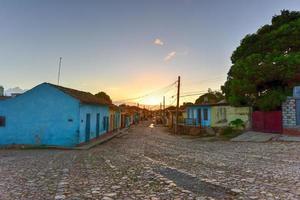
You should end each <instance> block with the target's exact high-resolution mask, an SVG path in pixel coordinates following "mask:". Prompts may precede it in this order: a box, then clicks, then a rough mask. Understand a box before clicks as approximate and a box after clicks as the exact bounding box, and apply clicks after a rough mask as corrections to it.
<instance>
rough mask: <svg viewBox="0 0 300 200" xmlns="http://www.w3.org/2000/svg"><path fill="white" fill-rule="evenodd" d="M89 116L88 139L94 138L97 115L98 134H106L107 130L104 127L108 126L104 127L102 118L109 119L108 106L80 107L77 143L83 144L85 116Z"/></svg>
mask: <svg viewBox="0 0 300 200" xmlns="http://www.w3.org/2000/svg"><path fill="white" fill-rule="evenodd" d="M88 113H89V114H90V115H91V131H90V139H93V138H95V137H96V119H97V113H99V114H100V123H99V124H100V133H99V135H100V136H101V135H102V134H104V133H106V132H107V128H106V127H105V126H107V125H109V124H108V123H107V124H106V125H105V126H104V118H105V117H106V118H108V117H109V108H108V106H98V105H86V104H84V105H81V106H80V136H79V143H82V142H85V134H86V132H85V127H86V114H88Z"/></svg>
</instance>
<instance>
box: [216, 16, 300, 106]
mask: <svg viewBox="0 0 300 200" xmlns="http://www.w3.org/2000/svg"><path fill="white" fill-rule="evenodd" d="M231 60H232V64H233V65H232V66H231V69H230V70H229V72H228V78H227V81H226V82H225V84H224V86H222V87H221V89H222V91H223V93H225V96H226V99H227V101H228V102H229V103H230V104H231V105H234V106H244V105H248V106H254V108H255V109H259V110H265V111H268V110H276V109H278V108H279V107H280V106H281V103H282V101H284V99H285V98H286V96H287V95H291V93H292V88H293V87H294V86H295V85H297V84H300V79H299V78H298V79H297V78H296V77H297V75H299V74H300V12H290V11H287V10H283V11H282V12H281V15H278V16H274V17H273V19H272V24H271V25H265V26H263V27H261V28H260V29H259V30H258V31H257V32H256V33H255V34H251V35H247V36H245V38H244V39H243V40H242V41H241V44H240V46H239V47H238V48H237V49H236V50H235V51H234V52H233V54H232V56H231Z"/></svg>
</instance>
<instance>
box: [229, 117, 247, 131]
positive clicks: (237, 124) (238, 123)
mask: <svg viewBox="0 0 300 200" xmlns="http://www.w3.org/2000/svg"><path fill="white" fill-rule="evenodd" d="M229 125H230V126H231V127H233V128H234V129H241V128H245V123H244V121H243V120H241V119H235V120H233V121H231V122H230V123H229Z"/></svg>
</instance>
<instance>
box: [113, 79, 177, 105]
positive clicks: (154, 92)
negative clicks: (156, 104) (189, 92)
mask: <svg viewBox="0 0 300 200" xmlns="http://www.w3.org/2000/svg"><path fill="white" fill-rule="evenodd" d="M176 83H177V81H175V82H173V83H172V84H170V85H168V86H166V87H163V88H161V89H158V90H154V91H152V92H150V93H148V94H145V95H142V96H139V97H135V98H129V99H123V100H118V101H116V102H127V101H133V100H138V99H143V98H145V97H148V96H151V95H154V94H158V93H162V92H164V93H166V92H168V91H169V90H170V88H172V87H173V86H174V85H175V84H176Z"/></svg>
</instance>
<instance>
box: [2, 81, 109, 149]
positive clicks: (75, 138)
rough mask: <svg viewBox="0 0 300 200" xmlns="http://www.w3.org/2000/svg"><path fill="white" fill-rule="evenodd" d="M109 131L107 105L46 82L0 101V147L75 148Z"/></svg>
mask: <svg viewBox="0 0 300 200" xmlns="http://www.w3.org/2000/svg"><path fill="white" fill-rule="evenodd" d="M108 129H109V107H108V105H107V104H106V103H105V102H102V100H101V99H99V98H97V97H95V96H94V95H92V94H91V93H88V92H82V91H78V90H74V89H70V88H65V87H61V86H57V85H53V84H50V83H43V84H40V85H38V86H36V87H34V88H33V89H31V90H29V91H27V92H25V93H24V94H22V95H19V96H17V97H14V98H9V99H5V100H0V145H13V144H24V145H51V146H52V145H53V146H65V147H72V146H76V145H78V144H80V143H84V142H88V141H90V140H91V139H94V138H96V137H99V136H100V135H102V134H104V133H106V132H107V131H108Z"/></svg>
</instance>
